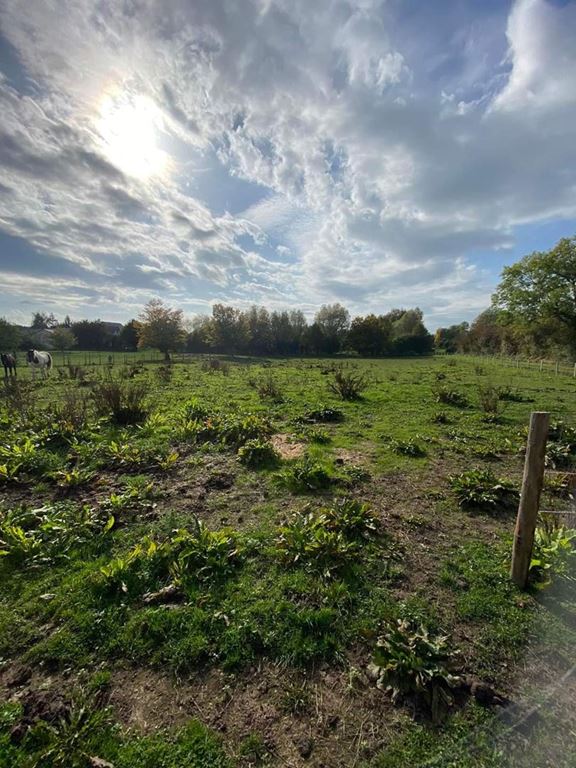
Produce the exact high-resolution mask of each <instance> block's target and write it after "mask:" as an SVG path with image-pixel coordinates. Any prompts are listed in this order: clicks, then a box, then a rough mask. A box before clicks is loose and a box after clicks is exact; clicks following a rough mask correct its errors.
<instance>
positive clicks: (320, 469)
mask: <svg viewBox="0 0 576 768" xmlns="http://www.w3.org/2000/svg"><path fill="white" fill-rule="evenodd" d="M335 479H336V478H335V477H333V476H332V475H331V474H330V472H329V471H328V470H327V469H326V467H324V466H323V465H322V464H320V462H319V461H315V460H314V459H312V458H310V456H304V457H303V458H301V459H297V460H296V461H294V462H293V463H292V464H289V465H288V466H286V467H284V468H283V469H281V470H280V471H279V472H277V473H276V480H277V481H278V483H279V484H280V485H282V486H284V487H285V488H288V490H289V491H292V492H293V493H314V492H315V491H322V490H325V489H326V488H329V487H330V486H331V485H332V484H333V483H334V482H335Z"/></svg>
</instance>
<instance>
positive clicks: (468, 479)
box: [450, 469, 519, 512]
mask: <svg viewBox="0 0 576 768" xmlns="http://www.w3.org/2000/svg"><path fill="white" fill-rule="evenodd" d="M450 484H451V486H452V489H453V490H454V491H455V493H456V498H457V499H458V503H459V504H460V506H461V507H463V508H464V509H476V510H483V511H486V512H498V511H501V510H510V509H511V508H513V507H514V506H515V505H516V504H517V503H518V500H519V494H518V491H517V490H516V489H515V488H514V486H513V484H512V483H511V482H510V481H509V480H504V479H501V478H497V477H496V476H495V475H494V473H493V472H492V471H491V470H489V469H472V470H469V471H468V472H462V473H461V474H459V475H455V476H454V477H452V478H451V479H450Z"/></svg>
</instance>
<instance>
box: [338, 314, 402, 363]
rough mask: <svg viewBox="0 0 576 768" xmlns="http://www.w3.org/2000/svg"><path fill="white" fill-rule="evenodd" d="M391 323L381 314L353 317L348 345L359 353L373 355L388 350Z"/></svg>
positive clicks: (383, 353)
mask: <svg viewBox="0 0 576 768" xmlns="http://www.w3.org/2000/svg"><path fill="white" fill-rule="evenodd" d="M391 329H392V323H391V322H390V320H388V319H387V318H386V317H383V316H382V315H380V316H376V315H367V316H366V317H355V318H354V320H352V324H351V325H350V330H349V331H348V339H347V341H348V346H349V347H350V349H353V350H354V351H355V352H358V354H359V355H363V356H365V357H374V356H376V355H385V354H387V352H389V351H390V332H391Z"/></svg>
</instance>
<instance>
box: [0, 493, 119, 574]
mask: <svg viewBox="0 0 576 768" xmlns="http://www.w3.org/2000/svg"><path fill="white" fill-rule="evenodd" d="M113 525H114V517H112V516H110V515H108V514H107V513H105V512H104V513H103V512H102V511H99V510H97V509H94V508H92V507H90V506H88V505H82V506H79V505H76V504H73V503H71V502H59V503H54V504H49V505H46V506H43V507H38V508H35V509H29V508H28V507H26V506H22V507H20V508H17V509H12V510H8V511H7V512H1V513H0V558H2V559H4V562H5V563H7V564H9V565H10V566H12V567H28V566H40V565H45V564H49V563H53V562H57V561H61V560H67V559H69V558H70V556H71V554H72V553H74V552H79V551H86V550H87V549H93V550H97V549H98V548H100V547H101V546H102V543H103V542H104V541H105V540H106V539H108V538H109V534H110V531H111V529H112V526H113Z"/></svg>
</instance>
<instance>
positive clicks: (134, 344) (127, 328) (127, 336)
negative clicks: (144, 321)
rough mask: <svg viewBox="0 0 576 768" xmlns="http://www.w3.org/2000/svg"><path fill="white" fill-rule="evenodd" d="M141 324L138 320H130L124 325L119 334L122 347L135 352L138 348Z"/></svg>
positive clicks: (119, 343) (119, 342)
mask: <svg viewBox="0 0 576 768" xmlns="http://www.w3.org/2000/svg"><path fill="white" fill-rule="evenodd" d="M139 328H140V324H139V323H138V320H129V321H128V322H127V323H126V324H125V325H123V326H122V330H121V331H120V333H119V334H118V345H119V347H120V349H123V350H129V351H130V352H133V351H134V350H136V349H138V331H139Z"/></svg>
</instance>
